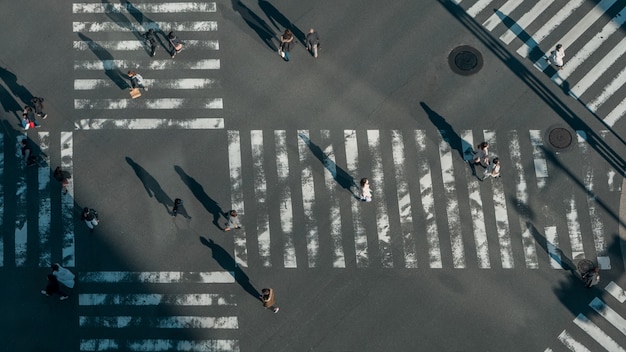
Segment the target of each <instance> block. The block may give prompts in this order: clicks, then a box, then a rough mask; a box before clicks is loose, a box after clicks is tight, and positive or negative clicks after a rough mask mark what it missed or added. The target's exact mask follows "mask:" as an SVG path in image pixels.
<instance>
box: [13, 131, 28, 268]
mask: <svg viewBox="0 0 626 352" xmlns="http://www.w3.org/2000/svg"><path fill="white" fill-rule="evenodd" d="M24 139H26V140H28V138H27V137H26V135H25V134H20V135H18V136H17V138H16V144H15V160H16V161H17V165H16V167H15V170H16V171H17V180H16V183H15V198H16V204H15V213H16V214H15V266H24V265H26V255H27V253H26V251H27V250H28V247H27V241H28V218H27V217H26V215H27V213H26V211H27V205H28V203H27V201H26V166H25V165H26V162H25V161H24V157H23V156H22V140H24ZM29 143H31V142H30V141H29Z"/></svg>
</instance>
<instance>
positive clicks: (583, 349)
mask: <svg viewBox="0 0 626 352" xmlns="http://www.w3.org/2000/svg"><path fill="white" fill-rule="evenodd" d="M604 290H605V292H606V293H608V294H609V295H605V296H606V297H605V298H604V299H602V298H599V297H595V298H594V299H593V300H592V301H591V302H590V303H589V307H590V308H591V309H592V312H591V314H583V313H580V314H578V315H577V316H576V318H575V319H574V320H573V323H574V325H576V326H572V327H571V328H568V329H565V330H563V331H562V332H561V333H560V334H559V336H558V340H559V342H560V343H561V344H562V345H564V346H565V347H567V348H568V349H569V350H570V351H573V352H590V351H598V350H599V349H600V348H603V349H604V350H606V351H615V352H620V351H626V344H623V343H622V344H620V341H624V338H625V337H626V319H625V318H624V317H622V316H621V315H620V314H619V313H618V312H617V311H616V310H615V309H614V308H612V307H611V306H613V307H615V308H618V305H620V304H623V303H624V301H625V300H626V293H624V290H623V289H622V288H621V287H620V286H619V285H617V284H616V283H615V282H613V281H611V282H609V284H608V285H607V286H606V287H605V288H604ZM619 308H621V307H619ZM607 323H608V324H607ZM601 326H602V327H601ZM581 330H582V331H581ZM583 332H584V333H583ZM544 352H553V349H552V348H546V349H545V351H544Z"/></svg>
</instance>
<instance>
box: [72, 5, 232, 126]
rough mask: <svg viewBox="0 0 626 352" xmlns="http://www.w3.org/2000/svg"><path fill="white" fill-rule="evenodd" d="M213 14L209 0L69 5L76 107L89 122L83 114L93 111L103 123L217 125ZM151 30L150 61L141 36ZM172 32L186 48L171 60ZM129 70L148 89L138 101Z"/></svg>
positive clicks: (219, 104) (217, 64) (220, 103)
mask: <svg viewBox="0 0 626 352" xmlns="http://www.w3.org/2000/svg"><path fill="white" fill-rule="evenodd" d="M216 12H217V6H216V3H215V2H157V3H137V4H134V3H133V2H129V1H124V2H122V3H109V2H97V3H96V2H94V3H92V2H81V3H74V4H73V6H72V13H73V19H74V21H73V23H72V31H73V32H74V33H75V34H76V40H74V42H73V46H72V48H73V50H74V54H75V60H74V72H75V79H74V95H75V96H74V108H75V109H76V110H78V111H80V112H83V114H84V120H87V121H89V120H90V116H89V115H88V113H89V112H90V111H93V110H97V111H98V115H99V116H104V117H106V118H107V120H116V119H121V120H124V119H127V118H129V117H131V116H132V117H133V118H134V119H136V120H141V119H142V118H148V117H149V118H155V117H161V116H162V117H167V118H168V119H172V115H173V114H175V116H176V117H180V118H183V119H186V118H188V117H189V116H192V117H193V118H194V120H211V122H209V123H213V120H220V122H218V124H223V122H222V121H223V119H222V118H220V117H219V114H220V111H221V109H222V108H223V100H222V98H221V97H219V89H220V80H219V78H218V77H216V74H215V72H216V70H219V69H220V59H219V54H218V53H219V40H218V39H217V31H218V23H217V21H215V19H216ZM149 29H153V30H154V31H155V33H156V36H157V50H156V53H155V56H154V57H152V58H151V57H150V49H149V48H148V46H147V45H146V44H145V38H144V37H143V34H144V33H146V32H147V31H148V30H149ZM170 31H173V32H175V34H176V35H177V36H178V37H180V38H181V39H182V40H183V41H184V43H185V44H184V50H183V52H182V53H180V54H178V55H176V57H175V58H171V57H170V56H171V55H172V54H173V53H172V52H171V51H170V43H169V40H168V38H167V35H168V33H169V32H170ZM129 70H133V71H136V72H137V73H139V74H140V75H141V76H143V78H144V82H145V87H146V88H148V89H147V90H146V91H144V92H142V96H141V97H139V98H137V99H131V97H130V96H129V94H128V88H129V87H130V81H129V79H128V77H127V75H126V73H127V72H128V71H129ZM129 110H132V111H133V113H132V115H129V112H128V111H129ZM183 111H184V112H185V113H183V114H181V112H183ZM103 114H104V115H103ZM107 114H108V115H107ZM138 114H139V116H138ZM141 114H145V116H141ZM109 115H110V116H109ZM176 119H177V118H174V120H176Z"/></svg>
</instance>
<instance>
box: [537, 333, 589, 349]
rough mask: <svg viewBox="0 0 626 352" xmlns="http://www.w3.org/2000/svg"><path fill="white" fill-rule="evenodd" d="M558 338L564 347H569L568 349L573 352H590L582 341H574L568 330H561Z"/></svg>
mask: <svg viewBox="0 0 626 352" xmlns="http://www.w3.org/2000/svg"><path fill="white" fill-rule="evenodd" d="M558 339H559V341H561V342H562V343H563V345H565V347H567V348H569V350H570V351H573V352H591V350H589V349H588V348H587V347H585V345H583V344H582V343H580V342H578V341H576V339H574V337H572V335H570V334H569V332H567V330H563V332H561V333H560V334H559V337H558ZM548 350H549V349H548ZM548 350H546V351H548ZM550 351H551V350H550Z"/></svg>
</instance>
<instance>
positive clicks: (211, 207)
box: [174, 165, 226, 230]
mask: <svg viewBox="0 0 626 352" xmlns="http://www.w3.org/2000/svg"><path fill="white" fill-rule="evenodd" d="M174 170H176V173H177V174H178V175H179V176H180V179H181V180H182V181H183V182H184V183H185V184H186V185H187V187H189V190H190V191H191V193H193V195H194V196H195V197H196V199H198V201H199V202H200V203H202V205H203V206H204V208H205V209H206V210H207V211H208V212H209V213H211V214H212V215H213V225H215V227H217V228H218V229H220V230H224V228H222V226H221V225H220V218H221V217H222V216H224V217H226V214H225V213H224V212H223V211H222V208H220V206H219V204H217V202H216V201H214V200H213V199H212V198H211V197H209V195H208V194H206V192H205V191H204V187H202V185H201V184H200V183H198V181H196V180H195V179H194V178H193V177H191V176H189V175H187V174H186V173H185V171H184V170H183V169H182V168H181V167H180V166H178V165H175V166H174Z"/></svg>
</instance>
